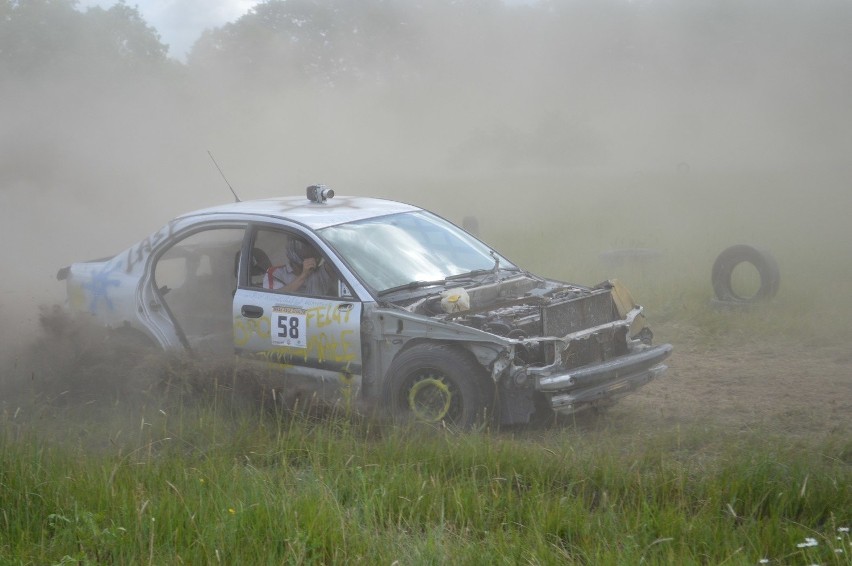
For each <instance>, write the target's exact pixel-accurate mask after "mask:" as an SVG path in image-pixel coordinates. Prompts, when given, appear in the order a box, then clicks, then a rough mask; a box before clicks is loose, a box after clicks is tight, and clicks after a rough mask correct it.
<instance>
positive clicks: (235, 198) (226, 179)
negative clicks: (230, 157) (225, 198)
mask: <svg viewBox="0 0 852 566" xmlns="http://www.w3.org/2000/svg"><path fill="white" fill-rule="evenodd" d="M207 155H209V156H210V159H212V160H213V165H215V166H216V169H218V170H219V174H220V175H222V178H223V179H225V184H226V185H228V188H229V189H231V194H232V195H234V201H235V202H240V197H238V196H237V193H236V191H234V187H232V186H231V183H229V182H228V178H227V177H225V174H224V173H222V169H221V168H220V167H219V164H218V163H216V159H215V158H214V157H213V154H212V153H210V150H209V149H208V150H207Z"/></svg>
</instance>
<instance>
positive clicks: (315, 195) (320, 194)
mask: <svg viewBox="0 0 852 566" xmlns="http://www.w3.org/2000/svg"><path fill="white" fill-rule="evenodd" d="M307 194H308V200H309V201H311V202H317V203H324V202H325V201H326V200H328V199H330V198H334V189H330V188H328V187H326V186H325V185H311V186H310V187H308V188H307Z"/></svg>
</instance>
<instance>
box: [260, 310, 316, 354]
mask: <svg viewBox="0 0 852 566" xmlns="http://www.w3.org/2000/svg"><path fill="white" fill-rule="evenodd" d="M306 326H307V316H305V310H304V309H299V308H294V307H287V306H284V305H275V306H273V307H272V332H270V333H269V334H270V336H271V337H272V344H273V345H274V346H290V347H291V348H307V347H308V336H307V328H306Z"/></svg>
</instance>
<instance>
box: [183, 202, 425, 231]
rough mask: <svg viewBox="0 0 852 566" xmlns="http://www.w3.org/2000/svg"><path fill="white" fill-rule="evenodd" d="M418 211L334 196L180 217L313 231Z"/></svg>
mask: <svg viewBox="0 0 852 566" xmlns="http://www.w3.org/2000/svg"><path fill="white" fill-rule="evenodd" d="M416 210H421V209H420V208H418V207H416V206H412V205H410V204H404V203H401V202H396V201H392V200H386V199H379V198H368V197H351V196H335V197H334V198H330V199H328V200H327V201H325V202H324V203H315V202H311V201H309V200H308V199H307V198H305V197H278V198H270V199H258V200H247V201H242V202H232V203H229V204H223V205H219V206H213V207H210V208H205V209H202V210H196V211H195V212H190V213H187V214H184V215H181V216H180V217H179V218H190V217H194V216H204V215H220V214H224V215H227V214H256V215H261V216H269V217H272V218H281V219H284V220H291V221H294V222H299V223H301V224H304V225H306V226H308V227H309V228H311V229H313V230H318V229H320V228H325V227H327V226H334V225H335V224H343V223H345V222H353V221H356V220H364V219H367V218H375V217H377V216H386V215H388V214H395V213H398V212H412V211H416Z"/></svg>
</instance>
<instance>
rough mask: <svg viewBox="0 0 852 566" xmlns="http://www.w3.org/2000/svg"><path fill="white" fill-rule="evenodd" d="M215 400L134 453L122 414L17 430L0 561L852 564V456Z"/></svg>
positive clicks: (147, 422) (5, 448)
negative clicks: (318, 413) (809, 541)
mask: <svg viewBox="0 0 852 566" xmlns="http://www.w3.org/2000/svg"><path fill="white" fill-rule="evenodd" d="M217 397H222V398H217V399H210V400H208V402H206V403H200V404H194V405H188V406H184V407H183V408H178V409H177V410H178V411H179V412H180V413H181V414H179V415H171V414H168V413H166V411H161V410H160V409H138V410H139V412H140V413H142V414H143V416H142V417H141V418H140V419H139V422H138V423H137V426H138V430H137V431H134V433H135V434H134V435H133V437H132V439H129V438H127V437H129V436H130V435H127V434H125V435H119V434H117V430H118V429H117V428H116V427H118V426H122V425H129V424H130V423H129V422H127V421H128V420H129V418H130V417H128V415H127V412H126V411H119V413H121V414H120V415H117V414H112V415H111V418H112V422H107V423H104V421H103V419H104V418H105V417H107V416H108V415H107V413H101V414H100V415H98V419H99V421H98V422H99V423H100V424H95V422H94V421H90V422H88V423H87V422H86V419H85V418H84V417H82V415H78V416H79V417H81V418H79V419H78V420H77V422H78V424H77V426H76V429H74V430H71V429H69V428H64V429H63V430H62V431H61V432H59V433H57V434H58V436H57V435H56V434H55V435H54V436H53V437H52V438H46V437H44V436H42V435H41V433H39V432H37V430H38V429H37V427H31V426H27V425H21V424H19V423H17V420H18V419H20V416H18V417H14V416H13V415H7V416H6V417H5V418H4V422H3V423H2V424H3V433H2V436H0V486H1V487H2V489H0V524H2V529H0V563H8V564H58V563H63V562H65V563H84V564H85V563H91V564H100V563H121V564H133V563H153V564H164V563H194V564H198V563H224V564H235V563H243V564H246V563H260V564H279V563H285V562H286V563H341V562H346V563H352V562H362V563H379V564H381V563H385V564H391V563H394V562H395V561H399V563H400V564H424V563H428V564H431V563H441V564H444V563H467V564H493V563H506V564H517V563H530V564H552V563H578V564H639V563H650V564H671V563H679V564H699V563H700V564H708V563H710V564H720V563H723V562H726V561H729V562H731V563H750V564H754V563H757V561H758V560H759V559H761V558H764V557H766V558H770V559H771V560H772V561H773V563H784V564H791V563H793V564H795V563H802V564H804V563H823V564H826V563H828V564H850V563H852V561H850V556H852V547H850V546H849V543H850V539H849V535H848V533H843V532H840V531H838V529H839V528H841V527H848V526H849V525H850V523H852V489H850V485H852V469H850V465H852V445H850V443H849V441H848V439H845V438H836V437H831V436H829V437H826V438H823V440H821V441H820V442H819V443H818V444H816V445H807V444H804V443H802V442H797V443H796V444H795V445H792V444H791V443H790V442H789V441H788V440H787V439H784V438H781V437H773V436H765V435H758V434H756V435H751V436H748V437H745V438H743V437H740V436H737V435H734V434H732V433H722V432H720V431H714V430H706V429H699V428H694V429H681V428H674V429H672V430H667V431H660V432H658V433H656V434H650V433H649V431H645V433H644V434H642V433H640V434H625V433H624V431H620V430H618V429H611V430H608V429H607V427H606V424H603V425H597V426H600V427H602V428H598V429H593V430H583V429H582V428H576V427H567V428H563V429H557V430H546V431H515V432H511V431H502V432H496V431H494V432H474V433H466V434H458V433H456V432H453V431H450V430H444V429H439V430H435V429H428V428H412V429H395V428H389V427H386V426H385V425H383V424H382V423H377V422H373V421H370V420H367V419H360V418H354V417H348V418H347V417H344V416H341V415H331V416H326V417H324V418H321V419H317V418H309V417H307V416H293V415H286V414H277V415H276V414H273V413H271V412H264V413H262V414H258V412H257V411H256V409H255V410H252V408H251V407H250V406H249V405H244V404H241V403H235V404H234V403H230V402H228V401H227V400H226V398H227V397H228V394H227V393H225V394H224V395H223V396H217ZM136 416H138V413H137V415H134V418H135V417H136ZM13 417H14V418H13ZM122 419H125V422H124V423H121V422H120V421H121V420H122ZM103 425H110V426H111V428H103ZM83 432H85V434H82V433H83ZM122 436H124V437H125V438H127V439H126V440H125V441H123V442H119V441H118V440H117V438H121V437H122ZM82 437H85V439H86V440H85V442H81V441H80V438H82ZM99 437H106V438H105V439H106V440H107V441H108V444H109V448H104V447H103V446H101V447H100V448H99V449H92V448H91V446H92V445H99V444H98V441H99V440H104V438H100V439H99ZM72 439H76V440H72ZM808 537H812V538H814V539H816V540H817V542H818V544H817V546H813V547H803V548H798V547H797V544H799V543H803V542H804V541H805V540H806V538H808ZM837 537H840V539H839V540H838V538H837ZM835 549H842V550H844V553H843V554H839V553H836V552H835Z"/></svg>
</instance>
